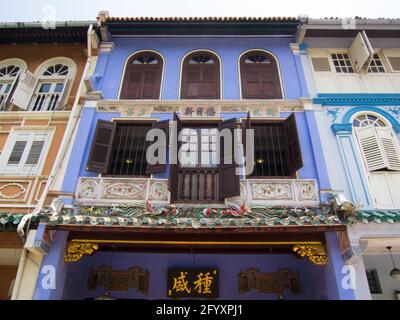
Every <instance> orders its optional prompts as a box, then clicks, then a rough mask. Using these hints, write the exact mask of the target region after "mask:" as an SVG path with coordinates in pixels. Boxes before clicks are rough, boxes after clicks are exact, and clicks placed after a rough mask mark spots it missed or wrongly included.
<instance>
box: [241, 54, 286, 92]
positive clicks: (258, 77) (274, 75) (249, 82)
mask: <svg viewBox="0 0 400 320" xmlns="http://www.w3.org/2000/svg"><path fill="white" fill-rule="evenodd" d="M254 55H260V56H264V57H266V58H267V59H268V60H269V61H270V62H269V63H245V61H246V59H247V58H249V57H250V56H254ZM240 74H241V82H242V97H243V99H282V89H281V84H280V79H279V70H278V65H277V62H276V60H275V58H274V57H273V56H272V55H270V54H267V53H266V52H262V51H253V52H249V53H247V54H246V55H244V56H243V57H242V58H241V60H240Z"/></svg>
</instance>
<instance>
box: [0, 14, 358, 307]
mask: <svg viewBox="0 0 400 320" xmlns="http://www.w3.org/2000/svg"><path fill="white" fill-rule="evenodd" d="M301 23H302V22H301V21H300V20H298V19H296V18H243V19H242V18H240V19H239V18H112V17H109V16H108V14H107V13H106V12H101V13H100V14H99V18H98V27H99V30H98V34H99V36H100V44H99V57H98V60H97V65H96V68H95V70H94V72H93V75H92V77H91V79H90V80H89V79H88V82H89V84H90V85H91V86H92V91H91V93H90V95H87V96H86V98H85V100H84V105H83V108H82V110H81V113H80V114H79V122H78V124H77V130H76V132H75V135H74V139H73V140H72V141H71V146H70V151H69V153H68V157H67V158H66V160H65V161H64V163H63V167H62V168H63V169H62V172H63V174H62V175H61V176H62V177H61V178H60V179H61V180H62V181H61V182H60V188H59V195H58V197H57V198H54V199H53V200H52V203H51V205H45V206H43V208H42V210H41V212H40V213H39V214H38V215H37V216H38V217H39V218H41V219H42V223H40V224H39V226H38V228H37V230H36V235H35V236H36V239H38V238H41V239H42V240H41V243H42V245H45V244H49V243H48V241H46V237H45V236H44V235H46V234H47V235H48V236H47V237H50V238H51V239H52V240H51V243H50V244H49V245H50V249H49V251H48V253H47V252H46V253H45V254H44V256H43V257H42V261H41V265H40V267H39V269H40V271H41V272H39V275H38V279H37V282H36V287H35V290H34V296H33V297H34V299H96V298H100V299H111V298H118V299H165V298H183V297H185V298H216V299H353V298H354V292H353V290H351V288H347V287H345V286H343V285H342V277H343V273H342V272H343V266H344V262H343V257H342V254H341V250H340V244H339V241H338V236H337V234H338V232H339V233H340V232H343V231H345V228H346V227H345V225H344V224H343V222H342V221H341V220H340V219H339V217H338V215H339V213H340V211H341V210H342V208H337V206H335V203H334V202H332V199H331V198H332V194H333V193H334V191H333V189H332V188H331V185H330V180H329V174H328V170H327V167H326V166H325V163H324V161H325V157H324V156H325V155H324V153H323V152H322V150H323V149H322V147H321V140H322V141H323V139H320V138H319V135H318V133H319V131H320V125H319V124H318V121H319V120H318V117H319V112H316V111H315V110H314V108H313V103H312V101H311V100H310V98H309V93H308V90H307V84H306V81H305V76H304V72H303V67H302V59H303V58H304V57H303V56H302V55H300V54H301V53H302V50H303V49H302V47H301V45H299V44H296V43H295V38H296V36H297V34H298V29H299V28H300V26H301ZM82 49H83V47H82ZM60 112H61V111H60ZM32 113H34V112H32ZM155 128H157V129H160V130H163V131H164V132H165V133H166V134H167V136H168V139H167V140H166V141H165V142H164V143H163V145H164V146H165V150H163V151H160V152H161V153H165V154H166V155H167V158H168V163H167V164H162V163H158V164H157V163H156V164H148V163H147V161H146V149H147V147H148V146H149V142H148V141H146V135H147V133H148V132H149V130H150V129H155ZM237 128H243V129H252V130H253V131H252V132H254V141H255V144H254V149H252V148H249V147H248V146H247V144H246V139H242V136H241V135H240V134H238V133H237V132H236V131H234V129H237ZM223 129H226V130H227V132H229V133H233V134H232V135H231V136H230V137H229V135H228V138H226V139H228V140H229V141H232V140H233V139H235V140H234V141H235V142H236V143H235V144H234V146H235V148H234V149H235V152H237V154H239V156H240V157H239V158H241V157H243V156H244V155H246V154H247V153H251V154H252V155H253V156H254V159H255V169H254V170H253V171H252V173H246V172H245V171H244V168H243V167H241V168H239V172H240V173H241V174H240V175H237V174H236V172H237V171H236V169H237V167H240V166H239V165H238V164H237V163H235V162H233V163H229V161H226V159H231V158H232V154H228V153H227V154H224V152H225V151H222V152H221V153H219V152H218V150H217V148H219V143H218V141H217V140H218V135H219V132H221V131H222V130H223ZM2 130H3V129H2ZM178 133H179V134H180V140H181V143H180V146H182V148H186V150H190V151H192V152H194V154H195V155H196V157H197V160H198V161H195V163H196V164H193V163H188V162H185V161H180V162H178V163H176V162H175V161H172V159H173V158H176V157H177V153H178V151H177V150H176V148H175V144H174V143H173V142H174V140H175V136H176V135H177V134H178ZM224 139H225V138H224ZM170 149H172V150H171V152H169V151H170ZM180 150H183V149H180ZM168 154H169V155H168ZM219 154H220V155H222V156H221V160H222V162H221V164H219V162H220V161H218V160H219V159H217V157H218V155H219ZM337 163H338V165H340V162H339V161H337ZM42 235H43V236H42ZM39 240H40V239H39ZM39 242H40V241H39ZM53 280H55V281H53Z"/></svg>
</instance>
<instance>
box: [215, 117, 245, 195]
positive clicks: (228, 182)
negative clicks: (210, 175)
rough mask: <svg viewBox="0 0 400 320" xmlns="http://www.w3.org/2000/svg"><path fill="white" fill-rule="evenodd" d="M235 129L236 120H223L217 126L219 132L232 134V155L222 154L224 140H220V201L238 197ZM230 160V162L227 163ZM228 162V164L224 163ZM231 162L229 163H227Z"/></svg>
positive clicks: (238, 180)
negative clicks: (224, 131) (223, 131)
mask: <svg viewBox="0 0 400 320" xmlns="http://www.w3.org/2000/svg"><path fill="white" fill-rule="evenodd" d="M235 128H236V118H233V119H229V120H225V121H223V122H221V123H220V124H219V125H218V130H219V132H221V131H222V130H224V129H229V130H231V134H232V141H231V142H232V154H231V155H225V154H224V143H225V142H224V141H223V140H224V139H220V141H219V142H220V145H219V151H220V165H219V179H218V183H219V197H220V199H225V198H230V197H236V196H239V195H240V177H239V176H238V175H237V174H236V166H237V165H236V162H235V158H234V156H235V151H234V149H235V148H236V145H235V144H234V129H235ZM227 160H228V161H227ZM229 160H230V161H229ZM225 162H228V163H225ZM229 162H231V163H229Z"/></svg>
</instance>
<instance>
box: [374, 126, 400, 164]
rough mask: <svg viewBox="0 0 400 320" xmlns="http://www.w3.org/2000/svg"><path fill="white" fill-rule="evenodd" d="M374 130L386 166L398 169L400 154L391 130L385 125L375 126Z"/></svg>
mask: <svg viewBox="0 0 400 320" xmlns="http://www.w3.org/2000/svg"><path fill="white" fill-rule="evenodd" d="M375 130H376V132H377V135H378V137H379V139H380V142H381V146H382V150H383V154H384V157H385V161H386V168H387V169H388V170H394V171H400V154H399V149H398V146H397V144H396V141H395V139H396V137H394V136H393V133H392V130H391V129H390V128H387V127H375Z"/></svg>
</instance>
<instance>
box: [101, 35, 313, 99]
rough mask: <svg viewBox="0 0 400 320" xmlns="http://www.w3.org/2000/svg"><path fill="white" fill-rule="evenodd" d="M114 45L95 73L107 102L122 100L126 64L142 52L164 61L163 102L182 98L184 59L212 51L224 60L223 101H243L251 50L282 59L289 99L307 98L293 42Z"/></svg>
mask: <svg viewBox="0 0 400 320" xmlns="http://www.w3.org/2000/svg"><path fill="white" fill-rule="evenodd" d="M114 42H115V48H114V49H113V51H112V52H111V53H109V54H101V55H100V57H99V62H98V64H97V67H96V70H95V74H96V75H101V76H102V79H100V80H98V81H97V89H98V90H101V91H102V93H103V96H104V98H105V99H117V98H118V90H119V86H120V83H121V79H122V75H123V70H124V66H125V62H126V60H127V59H128V57H129V56H130V55H131V54H133V53H134V52H136V51H140V50H154V51H157V52H159V53H160V54H161V55H162V56H163V57H164V60H165V65H164V68H165V69H164V81H163V86H162V87H163V91H162V95H161V99H166V100H173V99H178V98H179V81H180V70H181V61H182V58H183V57H184V56H185V55H186V54H187V53H189V52H191V51H193V50H198V49H208V50H211V51H213V52H215V53H216V54H217V55H218V56H219V57H220V58H221V60H222V61H221V66H222V88H223V91H222V98H223V99H228V100H230V99H232V100H235V99H239V97H240V94H239V71H238V59H239V56H240V54H241V53H243V52H244V51H247V50H249V49H264V50H268V51H269V52H271V53H273V54H275V56H276V57H277V58H278V63H279V65H280V68H281V74H282V78H283V87H284V88H283V90H284V94H285V98H286V99H296V98H300V97H302V96H306V95H307V90H306V87H307V86H306V83H305V80H304V75H303V71H302V69H301V64H300V63H299V62H298V61H296V59H298V57H295V56H294V55H293V54H292V52H291V50H290V48H289V43H290V42H292V38H223V37H219V38H218V37H214V38H213V37H207V38H190V37H188V38H116V39H114ZM95 83H96V82H95Z"/></svg>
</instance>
